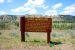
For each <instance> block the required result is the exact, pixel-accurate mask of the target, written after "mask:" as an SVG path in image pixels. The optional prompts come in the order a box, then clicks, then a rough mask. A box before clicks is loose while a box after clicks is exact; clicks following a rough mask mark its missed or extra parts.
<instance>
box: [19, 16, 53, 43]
mask: <svg viewBox="0 0 75 50" xmlns="http://www.w3.org/2000/svg"><path fill="white" fill-rule="evenodd" d="M26 19H27V18H25V16H22V17H20V31H21V41H25V32H28V31H27V30H25V29H26V28H27V27H25V24H26ZM35 19H37V20H38V18H35ZM39 19H40V20H41V19H42V18H39ZM46 19H48V20H47V23H48V24H47V26H49V27H48V28H47V29H46V31H35V30H33V31H29V32H47V43H49V42H50V40H51V37H50V34H51V30H52V18H46ZM32 20H34V18H32ZM43 20H44V19H43ZM34 21H35V20H34ZM33 24H34V23H33Z"/></svg>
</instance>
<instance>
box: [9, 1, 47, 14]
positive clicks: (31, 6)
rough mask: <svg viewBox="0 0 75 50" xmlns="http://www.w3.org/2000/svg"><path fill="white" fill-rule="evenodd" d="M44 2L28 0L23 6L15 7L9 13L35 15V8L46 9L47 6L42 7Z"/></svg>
mask: <svg viewBox="0 0 75 50" xmlns="http://www.w3.org/2000/svg"><path fill="white" fill-rule="evenodd" d="M44 1H45V0H28V1H27V2H26V3H25V4H24V5H23V6H20V7H17V8H15V9H11V10H10V11H12V12H14V13H16V12H17V13H23V12H25V13H29V14H36V13H37V9H36V7H39V6H40V7H42V8H44V9H46V8H47V7H48V6H42V5H43V3H44Z"/></svg>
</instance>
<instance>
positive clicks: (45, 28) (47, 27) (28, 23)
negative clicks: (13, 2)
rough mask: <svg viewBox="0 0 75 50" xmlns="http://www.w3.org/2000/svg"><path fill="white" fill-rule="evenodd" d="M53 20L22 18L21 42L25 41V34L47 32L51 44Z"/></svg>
mask: <svg viewBox="0 0 75 50" xmlns="http://www.w3.org/2000/svg"><path fill="white" fill-rule="evenodd" d="M51 30H52V18H25V16H23V17H20V31H21V41H25V32H47V43H49V42H50V39H51V38H50V33H51Z"/></svg>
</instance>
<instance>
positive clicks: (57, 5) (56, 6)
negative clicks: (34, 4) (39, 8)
mask: <svg viewBox="0 0 75 50" xmlns="http://www.w3.org/2000/svg"><path fill="white" fill-rule="evenodd" d="M62 6H63V4H62V3H57V4H55V5H53V6H52V8H53V9H58V8H60V7H62Z"/></svg>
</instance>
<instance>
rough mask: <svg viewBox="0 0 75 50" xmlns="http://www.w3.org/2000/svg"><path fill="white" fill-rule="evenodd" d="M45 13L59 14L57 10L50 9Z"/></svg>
mask: <svg viewBox="0 0 75 50" xmlns="http://www.w3.org/2000/svg"><path fill="white" fill-rule="evenodd" d="M45 15H49V16H50V15H57V11H56V10H48V11H46V13H45Z"/></svg>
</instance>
